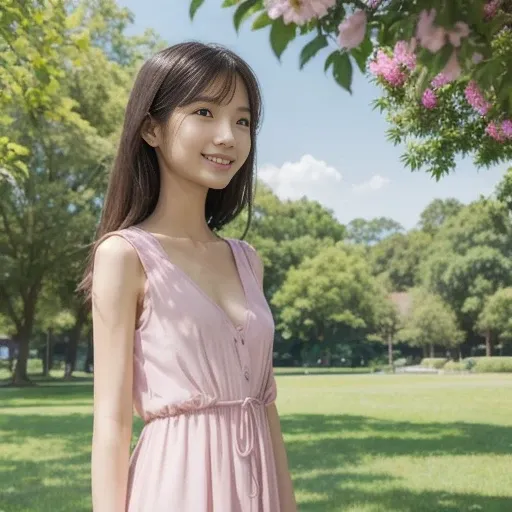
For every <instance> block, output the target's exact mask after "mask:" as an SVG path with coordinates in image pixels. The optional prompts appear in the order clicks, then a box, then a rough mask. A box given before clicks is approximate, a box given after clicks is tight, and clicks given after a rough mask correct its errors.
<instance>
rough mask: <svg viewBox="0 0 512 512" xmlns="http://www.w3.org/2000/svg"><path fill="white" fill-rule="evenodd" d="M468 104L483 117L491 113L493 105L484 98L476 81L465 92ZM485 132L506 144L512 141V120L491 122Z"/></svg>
mask: <svg viewBox="0 0 512 512" xmlns="http://www.w3.org/2000/svg"><path fill="white" fill-rule="evenodd" d="M464 95H465V96H466V100H467V102H468V103H469V104H470V105H471V106H472V107H473V109H474V110H475V111H476V112H478V113H479V114H480V115H481V116H486V115H487V114H488V113H489V110H490V109H491V107H492V105H491V104H490V103H489V102H488V101H487V100H486V99H485V98H484V95H483V94H482V91H481V90H480V88H479V87H478V85H477V84H476V82H475V81H474V80H471V81H470V82H469V83H468V85H467V86H466V89H465V90H464ZM485 132H486V133H487V135H489V136H490V137H492V138H493V139H494V140H497V141H498V142H505V141H506V140H512V120H510V119H506V120H505V121H501V122H499V121H491V122H490V123H489V124H488V125H487V127H486V129H485Z"/></svg>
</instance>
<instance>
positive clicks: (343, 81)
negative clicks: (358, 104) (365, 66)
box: [326, 51, 352, 94]
mask: <svg viewBox="0 0 512 512" xmlns="http://www.w3.org/2000/svg"><path fill="white" fill-rule="evenodd" d="M328 59H331V60H332V76H333V77H334V79H335V80H336V82H337V83H338V84H339V85H341V87H343V89H346V90H347V91H348V92H349V93H350V94H352V89H351V85H352V62H351V61H350V57H349V55H348V53H345V52H343V53H341V52H340V51H336V52H333V53H331V55H329V57H328ZM326 65H327V63H326ZM329 65H331V64H329ZM327 67H329V66H327Z"/></svg>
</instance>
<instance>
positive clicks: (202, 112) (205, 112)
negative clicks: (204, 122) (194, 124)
mask: <svg viewBox="0 0 512 512" xmlns="http://www.w3.org/2000/svg"><path fill="white" fill-rule="evenodd" d="M196 114H199V115H200V116H203V117H208V114H209V115H210V116H211V115H212V113H211V112H210V111H209V110H208V109H207V108H200V109H199V110H196Z"/></svg>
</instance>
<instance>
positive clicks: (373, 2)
mask: <svg viewBox="0 0 512 512" xmlns="http://www.w3.org/2000/svg"><path fill="white" fill-rule="evenodd" d="M381 3H382V0H368V7H369V8H370V9H377V7H379V5H380V4H381Z"/></svg>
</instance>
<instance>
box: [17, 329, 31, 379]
mask: <svg viewBox="0 0 512 512" xmlns="http://www.w3.org/2000/svg"><path fill="white" fill-rule="evenodd" d="M17 339H18V360H17V361H16V366H15V368H14V371H13V374H12V384H13V385H14V386H31V385H34V383H33V382H32V381H31V380H30V379H29V378H28V373H27V363H28V352H29V338H28V337H26V336H19V337H17Z"/></svg>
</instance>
